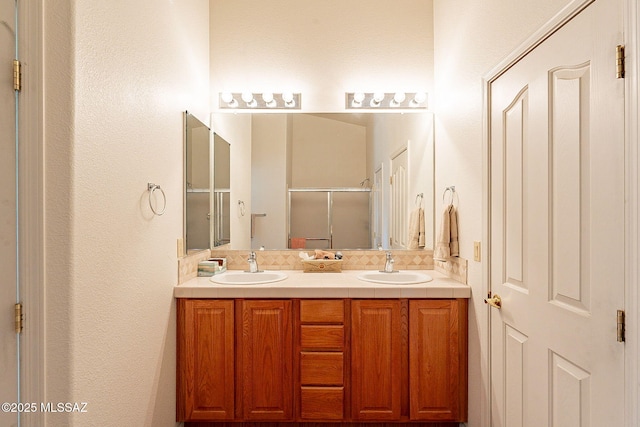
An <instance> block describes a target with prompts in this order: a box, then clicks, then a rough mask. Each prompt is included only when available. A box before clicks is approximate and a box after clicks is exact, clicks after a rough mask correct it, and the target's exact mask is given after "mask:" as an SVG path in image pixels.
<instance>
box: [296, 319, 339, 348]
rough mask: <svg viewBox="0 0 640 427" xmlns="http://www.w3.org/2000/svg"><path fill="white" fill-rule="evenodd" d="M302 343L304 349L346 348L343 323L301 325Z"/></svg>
mask: <svg viewBox="0 0 640 427" xmlns="http://www.w3.org/2000/svg"><path fill="white" fill-rule="evenodd" d="M300 345H301V347H302V348H303V349H314V350H342V349H344V326H343V325H301V326H300Z"/></svg>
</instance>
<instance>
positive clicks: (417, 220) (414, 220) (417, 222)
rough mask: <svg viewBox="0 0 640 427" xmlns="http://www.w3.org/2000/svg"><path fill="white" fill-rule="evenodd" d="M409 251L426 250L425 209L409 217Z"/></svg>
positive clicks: (415, 211)
mask: <svg viewBox="0 0 640 427" xmlns="http://www.w3.org/2000/svg"><path fill="white" fill-rule="evenodd" d="M408 240H409V246H408V249H418V248H424V240H425V238H424V209H422V208H417V209H415V210H414V211H413V212H411V215H410V216H409V239H408Z"/></svg>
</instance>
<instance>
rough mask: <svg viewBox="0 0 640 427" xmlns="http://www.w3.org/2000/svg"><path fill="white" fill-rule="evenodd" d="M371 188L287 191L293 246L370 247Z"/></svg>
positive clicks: (300, 247) (293, 247)
mask: <svg viewBox="0 0 640 427" xmlns="http://www.w3.org/2000/svg"><path fill="white" fill-rule="evenodd" d="M371 194H372V193H371V189H370V188H296V189H289V194H288V215H287V217H288V247H289V248H290V249H370V248H371V209H372V205H371Z"/></svg>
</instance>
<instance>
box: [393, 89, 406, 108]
mask: <svg viewBox="0 0 640 427" xmlns="http://www.w3.org/2000/svg"><path fill="white" fill-rule="evenodd" d="M405 99H407V95H406V94H405V93H404V92H396V93H395V94H394V95H393V99H392V100H391V102H390V103H389V106H391V107H399V106H400V105H402V103H403V102H404V100H405Z"/></svg>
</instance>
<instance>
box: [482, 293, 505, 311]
mask: <svg viewBox="0 0 640 427" xmlns="http://www.w3.org/2000/svg"><path fill="white" fill-rule="evenodd" d="M484 303H485V304H489V305H490V306H492V307H495V308H497V309H500V308H502V298H500V295H498V294H495V295H494V296H491V294H489V295H487V298H485V299H484Z"/></svg>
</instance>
